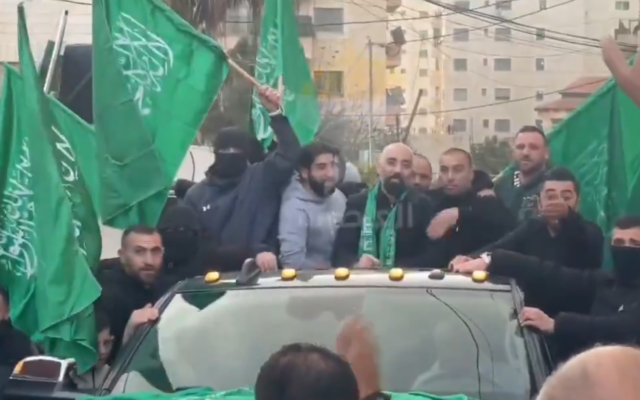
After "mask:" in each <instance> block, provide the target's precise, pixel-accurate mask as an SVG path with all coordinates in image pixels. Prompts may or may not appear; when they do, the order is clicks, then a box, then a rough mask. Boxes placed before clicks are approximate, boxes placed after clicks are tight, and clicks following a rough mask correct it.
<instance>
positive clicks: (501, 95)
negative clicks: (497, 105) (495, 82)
mask: <svg viewBox="0 0 640 400" xmlns="http://www.w3.org/2000/svg"><path fill="white" fill-rule="evenodd" d="M494 95H495V99H496V101H507V100H511V89H509V88H496V90H495V93H494Z"/></svg>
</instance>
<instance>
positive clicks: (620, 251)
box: [611, 246, 640, 283]
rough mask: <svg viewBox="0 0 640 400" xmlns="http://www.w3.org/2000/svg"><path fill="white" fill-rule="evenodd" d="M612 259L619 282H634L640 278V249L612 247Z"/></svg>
mask: <svg viewBox="0 0 640 400" xmlns="http://www.w3.org/2000/svg"><path fill="white" fill-rule="evenodd" d="M611 259H612V260H613V271H614V273H615V275H616V279H617V280H618V281H619V282H621V283H626V282H633V281H637V280H638V278H640V248H638V247H629V246H611Z"/></svg>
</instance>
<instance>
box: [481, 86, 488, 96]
mask: <svg viewBox="0 0 640 400" xmlns="http://www.w3.org/2000/svg"><path fill="white" fill-rule="evenodd" d="M480 93H481V94H482V96H486V95H487V88H482V89H481V90H480Z"/></svg>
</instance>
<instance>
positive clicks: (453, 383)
mask: <svg viewBox="0 0 640 400" xmlns="http://www.w3.org/2000/svg"><path fill="white" fill-rule="evenodd" d="M352 315H361V316H363V317H364V318H365V319H366V320H367V321H368V322H369V323H370V324H371V325H372V327H373V330H374V332H375V334H376V337H377V340H378V344H379V348H380V360H379V367H380V372H381V377H382V385H383V388H384V389H385V390H389V391H395V392H408V391H422V392H428V393H432V394H435V395H440V396H442V395H452V394H457V393H464V394H466V395H468V396H472V397H476V398H481V399H483V400H493V399H495V400H501V399H523V400H524V399H527V400H528V399H529V398H530V369H529V366H528V365H529V363H528V361H527V354H526V350H525V346H524V341H523V339H522V337H521V331H520V328H519V327H518V324H517V321H516V320H515V319H514V316H515V311H514V306H513V300H512V298H511V294H510V293H509V292H495V291H478V290H459V289H437V290H429V289H417V288H354V287H341V288H300V289H299V288H290V289H282V288H277V289H241V290H229V291H226V292H225V291H213V290H212V291H200V292H191V293H183V294H176V295H175V297H174V298H173V299H172V301H171V303H170V304H169V306H168V307H167V309H166V310H165V311H164V313H163V314H162V317H161V319H160V322H159V323H158V324H157V326H156V327H154V328H153V329H152V330H151V332H150V333H149V334H148V335H147V336H146V337H145V339H144V340H143V342H142V344H141V346H140V348H139V349H138V350H137V351H136V353H135V354H134V356H133V358H132V360H131V362H130V363H129V365H128V366H127V367H126V373H125V374H124V375H123V376H122V377H120V379H119V380H118V382H117V383H116V385H115V388H114V391H113V393H114V394H117V393H123V392H124V393H131V392H140V391H165V392H170V391H174V390H176V389H179V388H186V387H193V386H208V387H212V388H214V389H216V390H228V389H235V388H241V387H252V386H253V384H254V382H255V379H256V376H257V374H258V371H259V368H260V366H261V365H262V364H263V363H264V362H265V361H266V360H267V358H268V357H269V356H270V355H271V354H272V353H274V352H276V351H277V350H279V349H280V348H281V347H282V346H283V345H286V344H290V343H295V342H310V343H316V344H321V345H324V346H326V347H327V348H330V349H335V340H336V335H337V333H338V332H339V330H340V327H341V324H342V323H343V321H345V319H346V318H348V317H349V316H352Z"/></svg>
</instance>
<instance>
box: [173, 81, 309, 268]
mask: <svg viewBox="0 0 640 400" xmlns="http://www.w3.org/2000/svg"><path fill="white" fill-rule="evenodd" d="M260 94H261V98H262V104H263V105H264V107H265V108H266V109H267V110H268V111H269V112H270V113H271V114H270V115H271V128H272V129H273V132H274V134H275V136H276V138H277V141H278V146H277V149H276V150H275V152H273V153H272V154H270V155H269V156H267V157H266V159H265V160H264V161H262V162H257V163H254V164H250V162H249V161H250V156H251V155H255V154H254V153H255V148H254V147H255V146H254V145H252V143H254V139H253V138H252V137H251V135H250V134H249V133H248V132H244V131H242V130H240V129H237V128H226V129H223V130H222V131H220V132H219V133H218V135H217V136H216V138H215V141H214V146H213V147H214V153H215V161H214V163H213V165H212V166H211V167H210V168H209V170H208V171H207V176H206V179H205V180H204V181H202V182H200V183H197V184H196V185H195V186H194V187H192V188H191V189H189V191H188V192H187V195H186V197H185V199H184V202H185V204H186V205H187V206H189V207H191V208H192V209H193V210H194V211H195V212H196V213H197V214H198V218H199V220H200V221H202V225H203V227H204V229H205V231H207V233H208V234H211V235H212V236H213V238H214V242H213V244H214V245H215V247H216V248H218V249H220V250H222V251H228V249H229V248H234V249H238V251H239V252H241V253H243V254H250V256H251V257H253V258H255V259H256V263H257V264H258V266H259V267H260V268H261V269H262V270H274V269H276V268H277V257H276V254H277V243H278V235H277V224H278V213H279V210H280V200H281V196H282V191H283V190H284V188H285V187H286V186H287V185H288V184H289V182H290V180H291V176H292V175H293V171H294V167H295V162H296V160H297V158H298V153H299V152H300V142H299V141H298V138H297V137H296V134H295V132H294V131H293V129H292V128H291V125H290V124H289V121H288V120H287V118H286V117H285V116H284V115H282V112H281V110H280V95H279V94H278V92H276V91H274V90H272V89H270V88H263V89H261V91H260ZM241 265H242V263H240V264H239V265H237V269H238V270H239V269H240V267H241Z"/></svg>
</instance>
